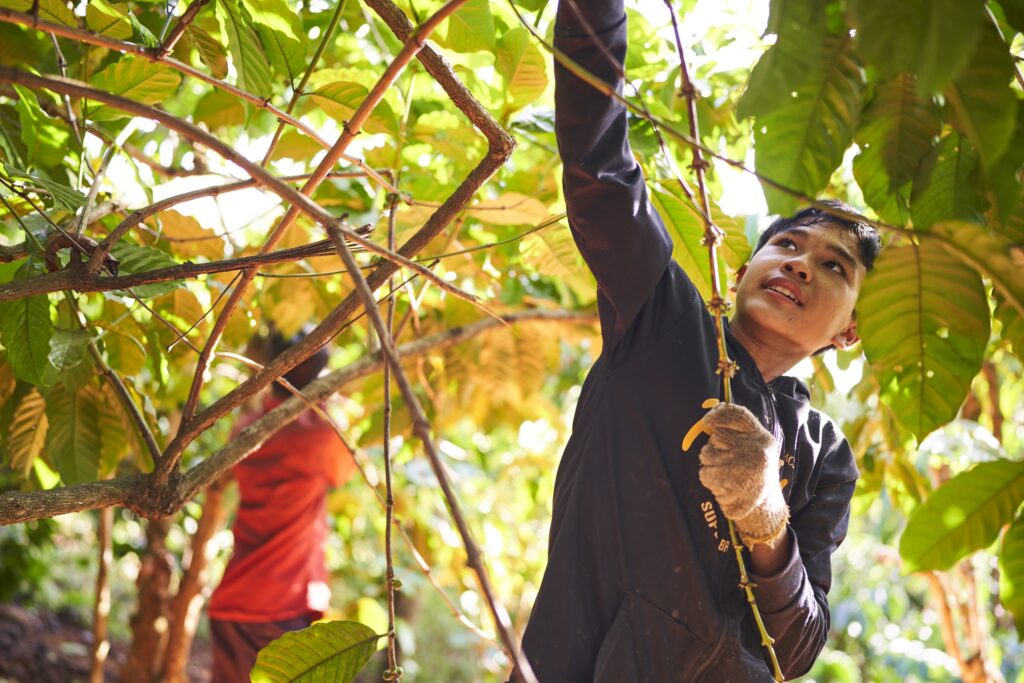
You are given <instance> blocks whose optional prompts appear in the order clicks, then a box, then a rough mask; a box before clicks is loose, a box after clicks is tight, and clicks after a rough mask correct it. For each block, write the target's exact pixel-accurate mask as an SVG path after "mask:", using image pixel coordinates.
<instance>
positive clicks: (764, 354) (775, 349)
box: [729, 320, 806, 382]
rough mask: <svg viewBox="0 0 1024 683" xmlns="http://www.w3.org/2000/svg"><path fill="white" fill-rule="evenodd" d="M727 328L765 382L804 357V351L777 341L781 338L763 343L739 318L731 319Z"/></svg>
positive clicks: (784, 371) (782, 372) (781, 373)
mask: <svg viewBox="0 0 1024 683" xmlns="http://www.w3.org/2000/svg"><path fill="white" fill-rule="evenodd" d="M729 329H730V330H732V334H733V336H734V337H735V338H736V341H738V342H739V343H740V344H742V345H743V348H744V349H746V350H747V353H749V354H750V357H751V358H753V359H754V364H755V365H756V366H757V369H758V371H760V373H761V377H762V378H764V381H765V382H771V381H772V380H773V379H775V378H776V377H779V376H781V375H784V374H785V373H786V372H787V371H788V370H789V369H790V368H792V367H793V366H794V365H796V364H797V363H799V362H800V361H802V360H803V359H804V358H806V355H805V354H804V353H802V352H800V351H796V352H794V349H793V347H792V346H790V345H787V344H784V343H783V344H779V343H778V342H780V341H783V340H779V339H773V340H772V341H773V342H774V343H765V342H764V341H763V340H762V339H761V338H760V337H759V336H758V335H755V334H751V333H750V332H749V331H748V330H747V329H746V327H745V326H744V325H743V323H742V322H741V321H740V320H734V321H732V323H731V325H730V326H729Z"/></svg>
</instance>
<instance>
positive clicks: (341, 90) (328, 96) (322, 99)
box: [312, 81, 398, 136]
mask: <svg viewBox="0 0 1024 683" xmlns="http://www.w3.org/2000/svg"><path fill="white" fill-rule="evenodd" d="M369 94H370V91H369V90H368V89H367V88H366V87H365V86H362V85H359V84H358V83H349V82H345V81H338V82H335V83H328V84H327V85H324V86H322V87H320V88H317V90H316V92H314V93H313V94H312V97H313V101H314V102H316V103H317V104H319V105H320V107H322V108H323V110H324V111H325V112H327V113H328V114H329V115H330V116H331V117H332V118H334V119H336V120H338V121H347V120H348V119H350V118H352V115H353V114H354V113H355V112H356V109H358V108H359V105H361V104H362V103H363V100H365V99H366V96H367V95H369ZM364 128H366V130H367V131H368V132H370V133H384V134H385V135H393V136H397V135H398V117H397V116H395V112H394V110H392V109H391V105H389V104H388V103H387V102H386V101H384V100H381V101H380V102H378V103H377V106H376V107H374V108H373V112H372V113H371V114H370V117H369V118H368V119H366V123H365V124H364Z"/></svg>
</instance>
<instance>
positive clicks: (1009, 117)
mask: <svg viewBox="0 0 1024 683" xmlns="http://www.w3.org/2000/svg"><path fill="white" fill-rule="evenodd" d="M1012 79H1013V59H1012V57H1011V56H1010V53H1009V51H1008V50H1007V47H1006V44H1005V43H1004V42H1003V41H1002V39H1001V38H1000V37H999V33H998V32H997V31H996V28H995V27H994V26H990V25H986V27H985V29H984V31H983V32H982V36H981V40H979V41H978V44H977V46H976V47H975V50H974V54H973V55H971V61H970V63H969V64H968V65H967V68H965V69H964V70H963V71H962V72H961V73H960V75H959V76H957V78H956V80H955V81H953V84H952V85H951V86H950V87H949V88H947V89H946V98H947V99H948V100H949V102H950V104H952V105H953V111H954V112H955V114H956V116H955V117H954V120H953V123H954V125H956V127H957V129H959V130H960V131H961V132H962V133H963V134H965V135H966V136H967V137H968V138H970V140H971V142H972V143H974V146H975V147H976V148H977V149H978V153H979V154H980V155H981V161H982V164H984V166H985V168H991V167H992V166H993V165H994V164H995V163H996V161H997V160H998V159H999V157H1000V156H1002V154H1003V152H1004V151H1005V150H1006V146H1007V145H1008V144H1010V139H1011V138H1012V137H1013V129H1014V127H1015V125H1016V121H1017V96H1016V95H1014V93H1013V90H1011V89H1010V81H1011V80H1012Z"/></svg>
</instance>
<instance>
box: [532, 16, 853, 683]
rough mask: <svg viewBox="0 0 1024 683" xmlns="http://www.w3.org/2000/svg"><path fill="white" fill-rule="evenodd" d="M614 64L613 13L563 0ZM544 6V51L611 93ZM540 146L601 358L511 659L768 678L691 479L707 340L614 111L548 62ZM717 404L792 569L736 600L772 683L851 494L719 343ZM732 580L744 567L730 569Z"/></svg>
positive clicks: (741, 680) (795, 387)
mask: <svg viewBox="0 0 1024 683" xmlns="http://www.w3.org/2000/svg"><path fill="white" fill-rule="evenodd" d="M576 4H577V5H578V6H579V7H581V8H582V11H583V12H584V13H585V16H586V17H587V19H588V22H589V24H590V26H591V27H592V29H593V30H595V31H596V32H597V33H598V35H599V37H600V39H601V40H602V41H603V42H605V44H606V45H607V47H608V50H609V51H610V52H611V54H613V55H614V56H615V58H616V59H618V60H619V63H622V61H623V60H624V56H625V51H626V20H625V17H624V11H623V8H622V0H576ZM567 5H568V3H567V2H565V1H564V0H563V2H562V3H561V4H560V6H559V10H558V11H559V14H558V18H557V20H556V25H555V43H556V46H557V47H558V49H560V50H561V51H562V52H564V53H565V54H566V55H567V56H568V57H569V58H571V59H572V60H574V61H576V62H578V63H580V64H581V65H582V66H583V67H584V68H586V69H587V70H588V71H590V72H591V73H593V74H596V75H598V76H599V77H601V78H602V79H604V80H605V81H606V82H608V83H611V84H613V85H615V87H616V88H618V91H619V92H621V90H622V83H621V79H620V78H619V77H618V75H617V69H616V68H615V67H613V66H612V64H611V63H610V62H609V61H608V59H607V56H606V54H605V53H603V52H601V51H600V50H599V49H597V48H596V47H595V46H594V45H593V42H592V40H591V38H590V36H589V34H588V33H587V31H586V30H585V29H584V28H582V27H581V26H580V24H579V23H578V22H577V21H576V19H575V17H574V15H573V13H572V10H571V9H570V8H569V7H568V6H567ZM555 85H556V88H555V106H556V131H557V137H558V144H559V151H560V153H561V156H562V160H563V163H564V178H563V183H564V187H565V198H566V204H567V207H568V214H569V225H570V227H571V228H572V231H573V235H574V237H575V239H576V243H577V245H578V246H579V249H580V252H581V253H582V254H583V257H584V258H585V260H586V261H587V264H588V265H589V267H590V269H591V270H592V271H593V273H594V275H595V277H596V278H597V282H598V290H599V291H598V308H599V312H600V317H601V330H602V336H603V340H604V347H603V351H602V353H601V357H600V358H599V359H598V360H597V362H596V363H595V364H594V367H593V368H592V369H591V371H590V373H589V375H588V376H587V379H586V381H585V382H584V385H583V391H582V394H581V396H580V401H579V405H578V407H577V409H576V416H575V419H574V422H573V434H572V437H571V438H570V440H569V443H568V445H567V446H566V449H565V454H564V455H563V457H562V460H561V463H560V465H559V469H558V477H557V480H556V483H555V498H554V512H553V517H552V521H551V535H550V542H549V549H548V553H549V556H548V565H547V569H546V571H545V574H544V579H543V582H542V584H541V587H540V592H539V594H538V596H537V600H536V603H535V605H534V608H533V612H532V614H531V617H530V622H529V625H528V626H527V629H526V634H525V636H524V639H523V649H524V651H525V653H526V656H527V657H528V659H529V661H530V663H531V665H532V666H533V669H534V672H535V673H536V674H537V677H538V678H539V680H540V682H541V683H566V682H567V681H572V682H575V683H585V682H590V681H594V682H595V683H631V682H633V681H636V682H644V683H646V682H650V683H662V682H666V681H712V682H715V683H718V682H725V681H735V682H737V683H749V682H751V681H770V680H772V675H771V671H770V668H769V665H768V664H767V658H766V656H765V653H764V649H763V647H762V646H761V644H760V636H759V634H758V631H757V628H756V626H755V624H754V620H753V617H752V616H751V613H750V608H749V606H748V604H747V602H746V600H745V597H744V595H743V593H742V592H741V591H740V590H739V588H738V584H739V571H738V569H737V566H736V558H735V553H734V551H733V549H732V547H731V546H730V543H729V533H728V528H727V526H726V522H725V518H724V517H723V515H722V513H721V511H720V510H719V508H718V505H717V504H716V503H715V501H714V498H713V496H712V495H711V493H710V492H709V491H708V490H707V489H705V488H704V487H703V486H702V485H701V483H700V480H699V478H698V476H697V470H698V464H699V458H698V454H699V452H700V449H701V447H702V446H703V445H704V443H705V441H706V437H705V436H704V435H703V434H702V433H700V428H699V426H697V427H695V425H697V423H698V421H699V420H700V419H701V417H702V416H703V415H704V413H705V412H706V411H707V409H708V408H709V407H710V406H711V405H713V404H714V402H716V401H717V400H718V398H719V397H720V396H721V391H722V386H721V380H720V377H719V376H718V375H716V374H715V368H716V364H717V360H718V353H717V345H716V337H715V327H714V322H713V320H712V318H711V316H710V315H709V314H708V312H707V311H706V309H705V307H704V305H703V302H702V301H701V299H700V297H699V295H698V293H697V291H696V289H695V288H694V286H693V284H692V283H691V282H690V280H689V278H688V277H687V276H686V274H685V273H684V272H683V271H682V269H681V268H680V267H679V266H678V265H677V264H676V263H675V262H673V261H672V259H671V253H672V243H671V239H670V238H669V236H668V234H667V232H666V231H665V228H664V226H663V224H662V221H661V219H660V217H659V216H658V215H657V213H656V212H655V211H654V209H653V208H652V207H651V204H650V203H649V202H648V199H647V193H646V188H645V185H644V178H643V175H642V173H641V171H640V168H639V166H638V165H637V163H636V161H635V160H634V158H633V155H632V152H631V150H630V147H629V143H628V141H627V137H626V130H627V122H626V112H625V109H624V107H623V106H622V105H621V104H619V103H618V102H615V101H614V100H612V99H610V98H608V97H605V96H604V95H601V94H600V93H599V92H597V91H596V90H594V89H593V88H591V87H590V86H588V85H586V84H585V83H584V82H583V81H582V80H580V79H578V78H577V77H575V76H573V75H572V74H571V73H570V72H569V71H567V70H566V69H564V68H563V67H561V66H558V65H557V64H556V67H555ZM727 340H728V350H729V354H730V357H731V358H733V359H734V360H735V361H737V362H738V364H739V366H740V371H739V373H738V374H737V375H736V377H735V378H734V379H733V393H734V400H735V401H736V402H737V403H740V404H742V405H744V406H746V407H747V408H749V409H750V410H751V411H752V412H753V413H754V414H755V415H757V416H758V417H759V418H760V419H761V421H762V423H763V424H764V426H765V427H766V428H767V429H768V430H769V431H771V432H773V433H774V434H775V436H776V440H777V441H778V442H779V443H780V444H781V452H780V459H779V463H780V479H781V480H782V482H783V490H784V494H785V497H786V499H787V502H788V503H789V506H790V513H791V518H790V523H789V534H790V538H791V540H792V548H793V553H792V555H791V557H790V558H789V560H788V562H787V564H786V566H785V567H784V568H783V569H782V570H781V571H780V572H779V573H778V574H776V575H775V576H770V577H766V576H753V577H752V578H753V580H754V581H755V582H756V583H757V588H756V589H755V594H756V597H757V601H758V605H759V607H760V609H761V614H762V616H763V619H764V622H765V624H766V626H767V629H768V632H769V633H770V635H771V636H772V637H773V638H774V639H775V651H776V654H777V655H778V658H779V662H780V665H781V667H782V671H783V673H785V675H786V676H787V678H792V677H794V676H798V675H801V674H803V673H806V672H807V670H808V669H810V667H811V665H812V664H813V663H814V660H815V658H816V657H817V655H818V653H819V652H820V651H821V648H822V646H823V645H824V643H825V638H826V636H827V633H828V626H829V611H828V602H827V599H826V593H827V592H828V590H829V587H830V585H831V582H832V569H831V562H830V555H831V554H832V552H833V551H834V550H835V549H836V547H838V545H839V544H840V543H841V542H842V540H843V538H844V537H845V535H846V528H847V522H848V520H849V503H850V497H851V496H852V495H853V489H854V484H855V482H856V479H857V474H858V473H857V468H856V465H855V462H854V457H853V454H852V452H851V451H850V447H849V445H848V444H847V442H846V440H845V439H844V438H843V436H842V434H841V433H840V431H839V430H838V428H837V427H836V426H835V425H834V424H833V423H832V421H831V420H829V419H828V418H827V417H826V416H824V415H822V414H821V413H819V412H817V411H815V410H814V409H812V408H811V407H810V405H809V403H808V400H809V394H808V391H807V389H806V387H805V386H804V385H803V384H802V383H801V382H799V381H798V380H796V379H793V378H790V377H779V378H777V379H775V380H774V381H772V382H770V383H768V384H766V383H765V382H764V381H763V379H762V377H761V374H760V372H759V371H758V369H757V367H756V365H755V364H754V362H753V360H752V359H751V357H750V356H749V354H747V352H746V350H745V349H744V348H743V346H742V345H740V344H739V343H738V342H737V341H736V340H735V338H733V337H732V335H731V334H727ZM748 566H749V560H748Z"/></svg>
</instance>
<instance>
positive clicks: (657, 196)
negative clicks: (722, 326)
mask: <svg viewBox="0 0 1024 683" xmlns="http://www.w3.org/2000/svg"><path fill="white" fill-rule="evenodd" d="M650 198H651V203H652V204H653V205H654V207H655V208H656V209H657V210H658V213H659V214H660V215H661V218H662V220H663V221H664V222H665V227H666V228H667V229H668V231H669V234H670V235H671V236H672V242H673V245H674V246H673V249H672V258H674V259H675V260H676V262H677V263H678V264H679V265H680V266H681V267H682V269H683V270H685V271H686V274H687V275H688V276H689V277H690V280H691V281H692V282H693V284H694V286H695V287H696V288H697V291H698V292H700V295H701V297H703V298H704V299H705V300H707V299H710V298H711V264H710V263H709V261H708V250H707V247H705V246H704V245H703V244H702V243H701V240H702V239H703V237H704V221H703V219H702V218H701V215H700V212H699V211H698V210H697V208H696V207H695V206H694V205H693V204H691V203H690V202H689V200H687V199H685V198H683V197H680V196H677V195H675V194H673V193H671V192H667V191H665V190H661V189H653V188H652V189H651V191H650ZM711 218H712V220H714V221H715V223H716V225H718V227H720V228H722V229H723V230H725V232H726V238H725V241H724V242H723V244H722V247H721V249H720V250H719V258H720V259H724V260H725V261H726V262H727V263H728V264H729V266H731V267H733V268H734V269H738V268H739V267H740V266H742V265H743V264H744V263H746V261H747V258H748V256H749V254H750V245H749V243H748V242H747V239H746V237H745V236H744V234H743V230H742V229H741V228H740V226H739V225H738V224H737V223H736V222H735V221H733V220H732V219H731V218H728V217H727V216H725V215H724V214H722V213H721V212H720V211H718V210H717V207H712V209H711ZM719 270H720V271H721V272H724V268H723V267H722V264H721V263H720V264H719Z"/></svg>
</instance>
